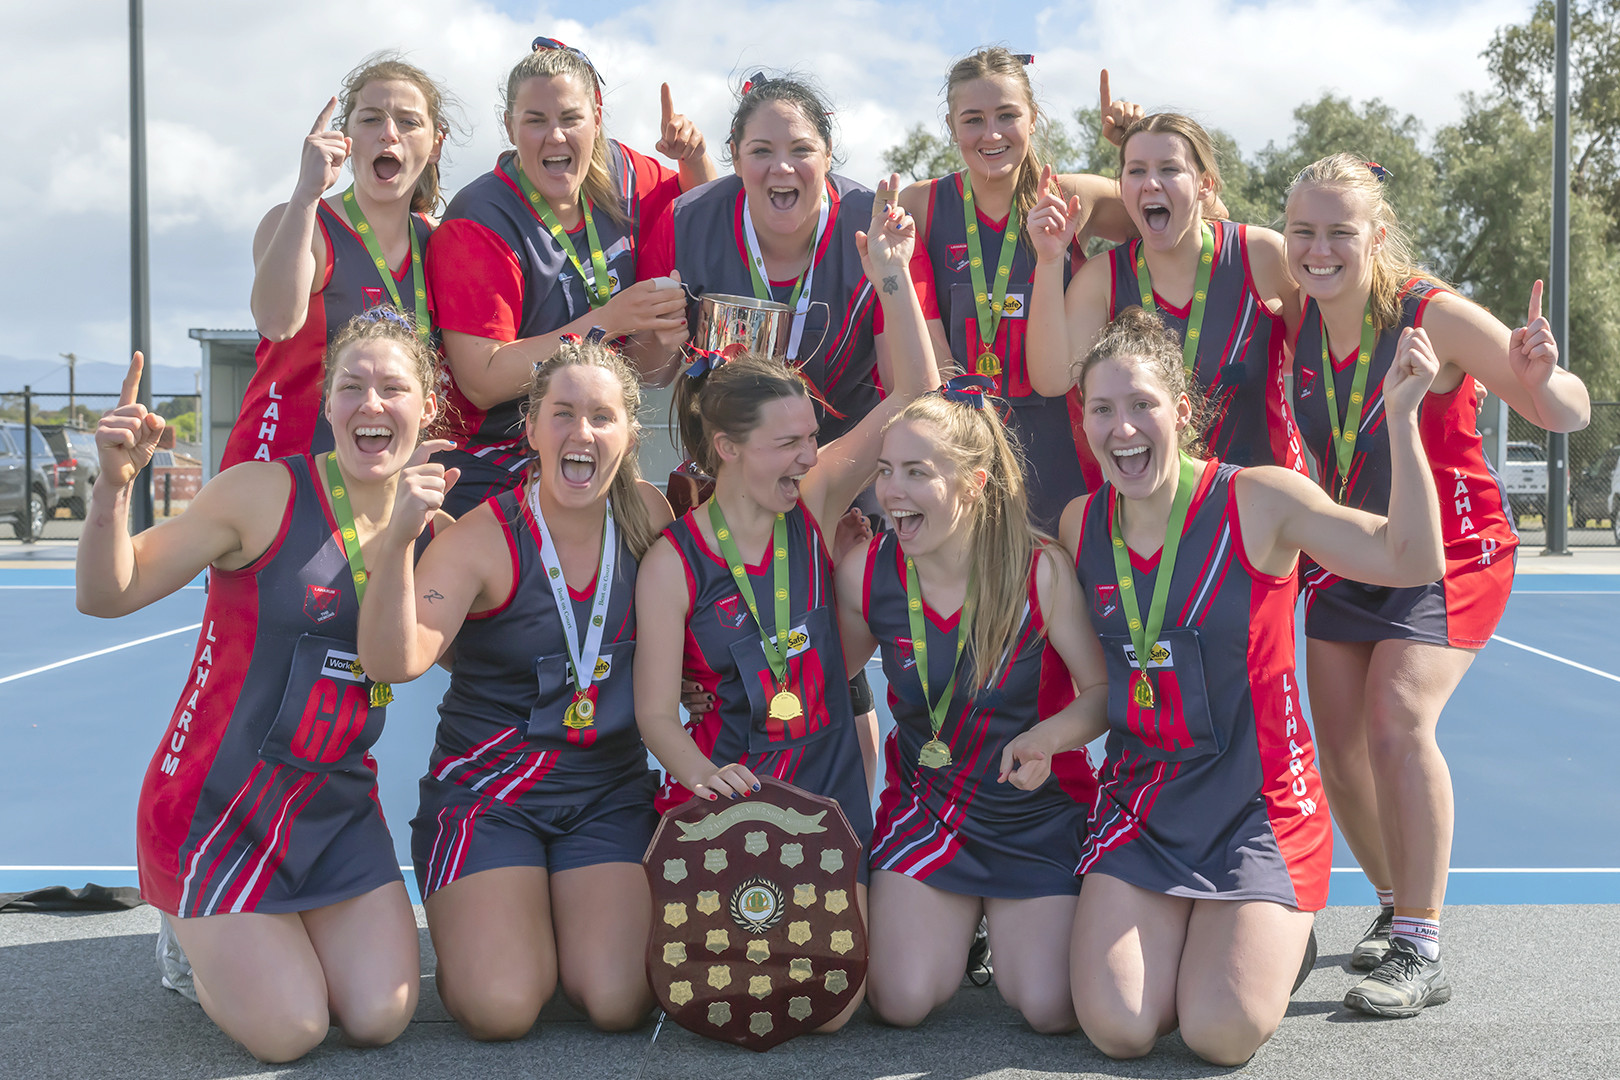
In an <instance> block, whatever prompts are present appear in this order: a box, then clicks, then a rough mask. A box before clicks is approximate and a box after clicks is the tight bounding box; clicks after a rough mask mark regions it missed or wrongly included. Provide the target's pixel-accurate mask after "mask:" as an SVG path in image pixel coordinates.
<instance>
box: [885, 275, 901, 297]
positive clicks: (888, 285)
mask: <svg viewBox="0 0 1620 1080" xmlns="http://www.w3.org/2000/svg"><path fill="white" fill-rule="evenodd" d="M883 291H884V292H886V293H897V292H899V291H900V278H899V277H898V276H896V275H894V274H890V275H889V276H888V277H886V278H884V279H883Z"/></svg>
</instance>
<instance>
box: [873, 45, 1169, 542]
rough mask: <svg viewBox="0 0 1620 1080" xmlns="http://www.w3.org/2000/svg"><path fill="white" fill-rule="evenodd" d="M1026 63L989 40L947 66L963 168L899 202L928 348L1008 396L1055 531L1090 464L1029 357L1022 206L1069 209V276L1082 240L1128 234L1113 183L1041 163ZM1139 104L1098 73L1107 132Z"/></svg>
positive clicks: (1015, 432)
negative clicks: (913, 247) (1120, 95)
mask: <svg viewBox="0 0 1620 1080" xmlns="http://www.w3.org/2000/svg"><path fill="white" fill-rule="evenodd" d="M1033 62H1034V57H1032V56H1026V55H1019V54H1015V53H1010V52H1008V51H1007V50H1006V49H1004V48H1002V47H1001V46H992V47H990V48H986V49H980V50H978V51H977V52H974V53H971V54H969V55H968V56H965V57H963V58H962V59H961V60H958V61H957V62H956V63H955V64H954V65H953V66H952V67H951V71H950V74H949V76H948V77H947V78H946V81H945V106H946V110H947V112H946V122H947V123H948V125H949V127H950V132H951V138H952V141H953V142H954V143H955V144H956V148H957V150H958V152H959V153H960V154H961V155H962V161H963V164H964V166H965V167H964V168H963V169H962V170H961V171H960V172H956V173H953V174H951V175H950V176H946V177H942V178H940V179H936V180H924V181H922V182H920V183H916V184H912V185H910V186H909V187H907V188H906V189H905V190H904V191H903V192H901V193H900V203H901V205H902V206H904V207H905V208H906V209H907V210H909V211H910V212H911V215H912V216H913V217H915V218H916V219H917V227H918V230H919V233H920V235H921V237H922V242H921V243H920V244H918V245H917V254H916V256H915V257H914V258H913V259H912V275H913V276H914V277H915V278H917V291H918V292H919V294H920V295H921V296H922V301H923V312H924V313H925V314H926V315H927V316H928V319H929V322H928V329H929V333H930V335H931V337H932V340H933V342H934V354H935V356H936V357H937V358H938V360H939V363H940V366H941V368H942V369H943V368H944V367H945V366H946V364H947V362H948V361H954V363H955V365H956V367H958V368H959V369H961V370H962V371H965V372H968V373H970V374H971V373H977V374H980V375H984V376H987V377H989V378H991V379H993V380H994V381H995V391H994V392H995V393H996V394H997V395H998V396H1000V397H1002V398H1003V399H1005V400H1006V401H1007V403H1008V404H1009V405H1011V406H1012V410H1011V412H1010V413H1009V414H1008V432H1009V434H1010V435H1011V436H1012V438H1013V439H1014V440H1015V445H1017V446H1018V447H1019V449H1020V450H1021V451H1022V452H1023V455H1024V457H1023V463H1024V468H1025V470H1026V472H1027V475H1026V478H1025V479H1026V481H1027V483H1028V494H1029V498H1028V503H1029V507H1030V511H1031V514H1032V516H1033V518H1034V521H1035V523H1036V525H1037V526H1038V527H1040V528H1043V529H1047V530H1050V529H1053V528H1055V527H1056V526H1057V519H1058V515H1059V514H1061V513H1062V512H1063V508H1064V507H1065V506H1067V505H1069V500H1071V499H1073V498H1074V497H1076V496H1078V495H1082V494H1084V493H1085V492H1086V489H1087V488H1086V485H1087V476H1086V474H1087V472H1090V473H1092V474H1094V473H1095V471H1096V466H1095V464H1094V463H1093V462H1091V461H1090V460H1089V458H1088V457H1087V456H1086V454H1085V445H1084V444H1085V439H1084V436H1083V435H1081V434H1080V430H1079V426H1078V424H1077V423H1075V422H1074V421H1075V420H1077V419H1078V415H1079V414H1078V410H1077V409H1075V410H1073V411H1071V406H1072V404H1077V402H1073V403H1071V395H1070V392H1069V388H1068V387H1067V386H1065V387H1064V388H1063V389H1061V390H1059V391H1058V392H1056V393H1055V394H1054V395H1052V396H1050V397H1043V396H1042V393H1041V391H1039V390H1037V389H1036V388H1035V386H1034V383H1033V382H1032V381H1031V372H1030V370H1029V366H1028V361H1027V360H1026V358H1025V355H1024V348H1025V346H1024V342H1025V337H1026V332H1027V330H1028V328H1029V327H1030V325H1031V324H1030V321H1029V319H1030V311H1031V307H1032V305H1031V301H1032V299H1033V281H1032V279H1033V278H1034V275H1035V248H1034V246H1033V245H1032V242H1031V240H1032V236H1031V234H1030V231H1029V228H1028V220H1029V215H1030V213H1031V211H1033V210H1034V209H1035V207H1036V205H1037V204H1038V202H1039V201H1040V199H1041V197H1042V196H1043V195H1045V194H1047V193H1049V192H1061V195H1062V202H1063V204H1064V205H1065V206H1072V207H1073V209H1074V222H1075V226H1076V228H1075V235H1074V236H1073V237H1072V239H1071V242H1070V243H1069V245H1068V246H1067V247H1065V249H1064V250H1063V251H1062V252H1061V253H1060V255H1059V258H1058V262H1059V263H1061V266H1062V271H1063V273H1062V279H1063V282H1064V283H1065V284H1067V282H1068V280H1069V276H1070V275H1071V274H1072V273H1073V272H1075V271H1077V270H1078V269H1079V268H1080V266H1081V265H1082V264H1084V262H1085V261H1086V256H1085V241H1086V240H1087V239H1089V238H1091V237H1094V236H1095V237H1101V238H1102V239H1105V240H1113V241H1119V240H1124V239H1125V237H1126V234H1127V230H1128V229H1129V227H1130V220H1129V218H1127V217H1126V215H1125V211H1124V207H1123V205H1122V204H1121V202H1120V200H1119V184H1118V182H1117V181H1115V180H1112V179H1109V178H1107V177H1102V176H1091V175H1089V174H1081V173H1073V174H1069V173H1066V174H1061V175H1054V174H1053V172H1052V170H1051V167H1050V166H1048V165H1044V164H1043V163H1042V162H1041V158H1040V153H1039V151H1038V150H1037V149H1036V138H1035V133H1036V130H1037V126H1038V124H1039V122H1040V109H1039V107H1038V106H1037V105H1036V102H1035V91H1034V88H1033V87H1031V86H1030V82H1029V73H1028V71H1027V70H1026V66H1027V65H1028V64H1030V63H1033ZM1141 112H1142V110H1141V108H1140V107H1139V106H1136V105H1132V104H1130V103H1128V102H1123V101H1121V102H1115V101H1112V100H1111V99H1110V97H1109V94H1108V73H1107V72H1106V71H1105V72H1103V73H1102V115H1103V132H1104V134H1105V135H1107V136H1109V137H1113V138H1117V137H1118V135H1119V134H1121V133H1123V132H1124V130H1125V126H1126V125H1127V124H1129V123H1130V122H1131V121H1132V120H1134V119H1135V118H1136V117H1138V116H1140V115H1141ZM970 225H971V226H972V230H971V232H970V231H969V226H970ZM975 260H978V262H979V265H978V266H975V265H974V262H975ZM1003 266H1005V267H1006V268H1007V269H1006V273H1004V274H1003V273H1002V272H1001V268H1002V267H1003ZM979 295H983V296H984V301H983V302H982V303H981V302H979V301H978V296H979Z"/></svg>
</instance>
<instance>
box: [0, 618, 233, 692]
mask: <svg viewBox="0 0 1620 1080" xmlns="http://www.w3.org/2000/svg"><path fill="white" fill-rule="evenodd" d="M201 628H202V623H200V622H196V623H192V624H191V625H190V626H182V627H178V628H177V629H174V630H165V631H163V633H161V634H151V635H148V636H147V637H143V638H136V639H135V640H134V641H126V642H124V643H123V644H122V645H111V646H108V647H107V648H105V649H97V650H96V651H95V652H87V653H85V654H84V655H83V656H70V657H68V658H67V659H66V660H58V661H57V662H56V663H54V664H46V665H45V666H44V667H37V668H32V669H31V670H28V671H19V672H17V674H15V675H7V676H5V677H3V678H0V686H3V685H5V684H6V683H8V682H16V681H17V680H18V679H26V678H28V676H30V675H38V674H40V673H41V672H45V671H54V670H55V669H56V668H59V667H67V665H69V664H77V663H78V662H79V661H80V660H93V659H95V658H96V657H98V656H106V655H107V654H108V653H115V652H118V651H119V650H121V649H132V648H134V647H135V646H137V645H145V644H146V643H147V642H148V641H157V640H159V639H161V638H166V637H174V635H176V634H187V633H190V632H191V631H193V630H199V629H201Z"/></svg>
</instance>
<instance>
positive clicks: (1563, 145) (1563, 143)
mask: <svg viewBox="0 0 1620 1080" xmlns="http://www.w3.org/2000/svg"><path fill="white" fill-rule="evenodd" d="M1554 36H1555V40H1556V43H1557V44H1556V60H1555V68H1554V70H1555V72H1556V74H1555V80H1556V81H1555V83H1554V89H1555V95H1556V103H1555V104H1554V106H1553V190H1552V265H1551V266H1550V267H1549V268H1548V273H1547V278H1548V282H1547V284H1548V285H1549V286H1550V287H1549V289H1548V293H1549V294H1550V295H1551V298H1552V310H1551V312H1549V314H1550V315H1551V316H1552V318H1551V322H1552V332H1553V340H1554V341H1556V342H1558V364H1559V366H1560V367H1564V368H1568V367H1569V0H1558V14H1557V23H1556V29H1555V32H1554ZM1568 506H1569V436H1568V435H1566V434H1565V433H1564V432H1562V431H1554V432H1550V433H1549V434H1548V437H1547V516H1546V519H1545V520H1546V522H1547V549H1546V550H1545V551H1544V552H1542V554H1544V555H1568V554H1569V519H1568V517H1567V516H1566V515H1567V514H1568V510H1567V509H1566V508H1567V507H1568Z"/></svg>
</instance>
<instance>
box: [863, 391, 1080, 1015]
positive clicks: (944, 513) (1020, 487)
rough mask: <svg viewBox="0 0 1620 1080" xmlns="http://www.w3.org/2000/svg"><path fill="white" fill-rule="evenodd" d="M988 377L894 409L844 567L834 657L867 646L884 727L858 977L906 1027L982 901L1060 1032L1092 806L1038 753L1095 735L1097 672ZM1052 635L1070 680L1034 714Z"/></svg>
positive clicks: (1012, 963) (939, 982)
mask: <svg viewBox="0 0 1620 1080" xmlns="http://www.w3.org/2000/svg"><path fill="white" fill-rule="evenodd" d="M993 386H994V383H993V382H992V380H990V379H988V378H985V377H983V376H975V375H968V376H962V377H960V378H957V379H953V380H952V381H951V382H950V383H947V384H946V386H945V388H944V389H942V390H941V391H940V392H939V393H938V394H930V395H927V396H925V397H921V398H918V399H917V400H916V401H913V402H912V403H911V404H910V405H908V406H906V408H905V409H904V411H902V412H901V414H900V415H899V417H898V418H897V419H896V420H895V421H894V423H893V424H891V425H890V427H889V429H888V431H887V433H886V434H885V435H884V439H883V453H882V457H881V458H880V459H879V461H878V479H877V497H878V502H879V504H880V505H881V506H882V507H883V510H884V512H885V513H887V514H888V515H889V517H890V518H891V519H892V520H893V521H894V522H895V531H894V532H886V533H884V534H883V535H882V536H879V537H878V538H876V539H875V540H873V541H872V542H871V543H870V544H869V545H868V546H867V548H866V550H864V551H858V552H854V553H852V554H850V555H849V556H848V557H846V558H845V559H844V560H843V562H842V563H841V564H840V566H839V568H838V598H839V612H840V623H841V626H842V629H843V637H844V648H845V650H846V652H845V655H846V657H847V659H848V660H849V664H850V668H851V669H852V670H853V669H854V668H856V667H858V666H860V665H861V664H863V663H864V662H865V660H866V658H867V657H868V656H870V655H871V654H872V650H873V649H874V648H878V649H881V651H882V654H883V672H884V675H885V676H886V677H887V679H888V682H889V703H890V707H891V708H892V709H893V710H894V715H895V725H896V726H895V730H894V731H893V732H892V733H891V734H890V735H889V739H888V743H887V747H886V755H887V757H886V760H887V768H886V776H887V777H888V780H887V784H886V786H885V788H884V791H883V798H882V801H881V803H880V804H879V807H878V821H877V831H876V833H875V835H874V836H873V840H872V854H871V868H872V871H873V872H872V933H871V966H870V968H869V972H868V977H869V986H870V991H871V999H872V1007H873V1009H875V1010H876V1011H877V1014H878V1015H879V1016H880V1017H882V1018H883V1019H884V1020H886V1021H888V1022H889V1023H891V1024H901V1025H907V1026H909V1025H912V1024H917V1023H920V1022H921V1021H922V1020H923V1018H924V1017H926V1016H927V1015H928V1013H929V1012H930V1011H932V1010H933V1009H934V1008H935V1007H936V1006H938V1005H941V1004H943V1003H945V1002H946V1001H948V1000H950V997H951V995H952V994H954V993H955V992H956V989H957V987H958V986H959V985H961V982H962V968H963V965H964V963H965V962H966V960H967V954H968V947H969V944H970V943H971V942H972V940H973V934H974V929H975V928H976V927H977V926H978V925H979V919H980V917H981V915H982V916H985V917H986V918H987V921H988V923H989V933H990V945H991V949H992V952H993V954H994V955H995V958H996V987H997V988H998V989H999V990H1000V991H1001V995H1002V997H1003V998H1005V999H1006V1000H1007V1001H1008V1003H1010V1004H1011V1005H1013V1007H1015V1008H1017V1009H1018V1010H1020V1011H1021V1012H1022V1013H1023V1014H1024V1018H1025V1019H1026V1020H1028V1021H1029V1023H1030V1025H1031V1026H1032V1027H1034V1028H1035V1029H1036V1030H1037V1031H1045V1032H1057V1031H1068V1030H1070V1029H1072V1028H1073V1027H1074V1026H1075V1015H1074V1003H1073V1001H1072V999H1071V997H1070V994H1069V971H1068V966H1067V957H1066V948H1065V946H1066V945H1067V943H1068V940H1069V933H1070V929H1071V927H1072V926H1073V924H1074V906H1075V894H1076V893H1078V892H1079V890H1080V883H1079V881H1078V880H1077V879H1076V878H1075V876H1074V865H1075V863H1076V862H1077V861H1078V860H1079V855H1080V844H1081V840H1082V838H1083V837H1084V835H1085V817H1086V810H1085V807H1083V806H1081V805H1080V804H1078V803H1076V802H1075V801H1074V800H1073V799H1071V798H1070V797H1069V796H1068V794H1067V793H1065V792H1064V791H1063V790H1062V788H1061V787H1059V785H1058V783H1057V781H1056V780H1052V779H1050V772H1051V770H1050V763H1051V758H1052V755H1053V754H1056V753H1058V752H1059V751H1062V750H1067V749H1072V748H1075V747H1080V746H1084V745H1085V744H1086V742H1088V741H1089V740H1090V739H1093V738H1095V737H1096V736H1098V735H1101V734H1102V733H1103V732H1104V731H1105V730H1107V718H1106V713H1105V707H1106V704H1107V695H1108V690H1107V684H1106V681H1107V674H1106V671H1105V670H1104V667H1103V659H1102V653H1101V651H1100V649H1099V648H1098V645H1097V638H1096V635H1095V634H1093V633H1092V631H1091V626H1090V623H1089V621H1088V620H1087V618H1086V614H1085V609H1084V608H1083V607H1082V606H1081V605H1080V599H1079V590H1078V589H1076V588H1075V582H1074V578H1073V576H1072V575H1071V574H1070V573H1069V571H1068V568H1067V566H1066V565H1065V561H1066V559H1065V558H1064V557H1062V556H1059V555H1057V548H1056V546H1055V545H1051V544H1050V543H1049V541H1044V540H1043V538H1042V537H1041V536H1040V535H1039V534H1038V533H1036V532H1035V530H1034V529H1033V528H1031V527H1030V525H1029V518H1028V512H1029V511H1028V505H1027V502H1026V498H1025V484H1024V475H1023V468H1022V466H1021V464H1020V462H1019V460H1018V457H1017V455H1016V454H1014V453H1013V450H1012V448H1011V446H1010V445H1009V444H1008V441H1007V436H1006V433H1005V431H1004V429H1003V428H1002V424H1001V420H1000V418H999V416H998V414H997V411H996V409H995V408H994V407H993V406H987V404H986V401H985V392H986V391H988V390H989V389H991V388H992V387H993ZM947 612H949V613H950V614H946V613H947ZM1048 640H1050V643H1051V645H1052V648H1053V649H1055V650H1056V652H1057V654H1058V655H1059V656H1060V657H1062V659H1063V661H1064V663H1065V664H1066V665H1067V666H1068V669H1069V670H1070V671H1072V672H1074V673H1075V675H1076V680H1077V682H1078V684H1079V687H1080V693H1079V696H1078V697H1077V698H1076V699H1075V700H1074V701H1073V702H1071V703H1070V704H1069V705H1068V706H1067V707H1065V708H1064V709H1063V710H1062V711H1061V712H1059V713H1057V714H1056V715H1054V716H1052V717H1050V718H1049V719H1047V720H1044V721H1042V720H1041V719H1040V716H1039V715H1038V713H1037V711H1036V694H1037V691H1038V690H1039V687H1040V671H1041V657H1042V655H1043V653H1044V652H1045V649H1046V645H1047V642H1048ZM970 641H971V643H972V645H971V648H969V647H968V644H969V642H970ZM964 655H965V657H966V659H965V660H964Z"/></svg>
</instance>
